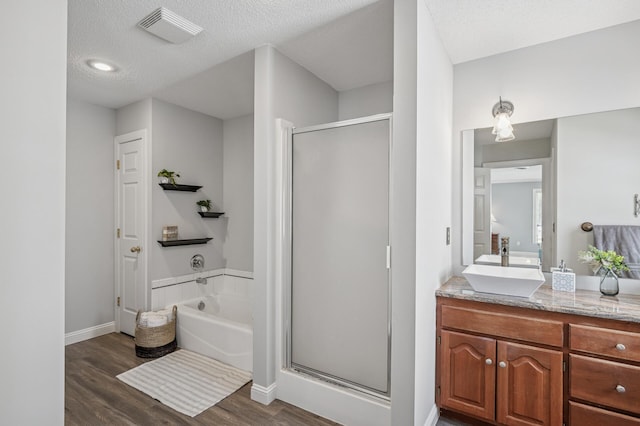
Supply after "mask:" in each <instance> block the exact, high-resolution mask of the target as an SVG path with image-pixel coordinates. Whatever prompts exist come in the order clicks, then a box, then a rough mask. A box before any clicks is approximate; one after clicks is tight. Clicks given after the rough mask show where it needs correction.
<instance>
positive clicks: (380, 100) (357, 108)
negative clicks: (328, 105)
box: [338, 81, 393, 120]
mask: <svg viewBox="0 0 640 426" xmlns="http://www.w3.org/2000/svg"><path fill="white" fill-rule="evenodd" d="M392 110H393V81H386V82H384V83H378V84H369V85H367V86H363V87H358V88H356V89H351V90H345V91H343V92H340V93H338V119H339V120H348V119H350V118H357V117H366V116H368V115H374V114H381V113H384V112H391V111H392Z"/></svg>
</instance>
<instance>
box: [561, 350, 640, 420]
mask: <svg viewBox="0 0 640 426" xmlns="http://www.w3.org/2000/svg"><path fill="white" fill-rule="evenodd" d="M569 369H570V376H569V377H570V382H569V383H570V386H569V393H570V396H571V397H572V398H579V399H582V400H585V401H589V402H593V403H595V404H600V405H606V406H608V407H612V408H618V409H620V410H625V411H629V412H632V413H634V414H640V404H638V401H639V400H640V367H635V366H632V365H627V364H622V363H618V362H613V361H605V360H601V359H596V358H588V357H585V356H581V355H573V354H571V355H569Z"/></svg>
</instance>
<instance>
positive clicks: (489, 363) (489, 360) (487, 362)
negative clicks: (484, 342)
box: [484, 358, 493, 365]
mask: <svg viewBox="0 0 640 426" xmlns="http://www.w3.org/2000/svg"><path fill="white" fill-rule="evenodd" d="M484 363H485V364H487V365H491V364H493V361H492V360H491V358H487V359H486V360H485V361H484Z"/></svg>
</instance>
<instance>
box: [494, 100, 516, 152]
mask: <svg viewBox="0 0 640 426" xmlns="http://www.w3.org/2000/svg"><path fill="white" fill-rule="evenodd" d="M492 112H493V117H494V122H493V130H492V131H491V133H493V134H494V135H496V142H507V141H512V140H514V139H515V138H516V137H515V136H514V134H513V126H511V119H510V118H509V117H511V114H513V103H511V102H509V101H503V100H502V97H500V102H498V103H497V104H495V105H494V106H493V111H492Z"/></svg>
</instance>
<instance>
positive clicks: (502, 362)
mask: <svg viewBox="0 0 640 426" xmlns="http://www.w3.org/2000/svg"><path fill="white" fill-rule="evenodd" d="M498 365H499V366H500V368H505V367H506V366H507V363H506V362H504V361H500V362H499V363H498Z"/></svg>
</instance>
